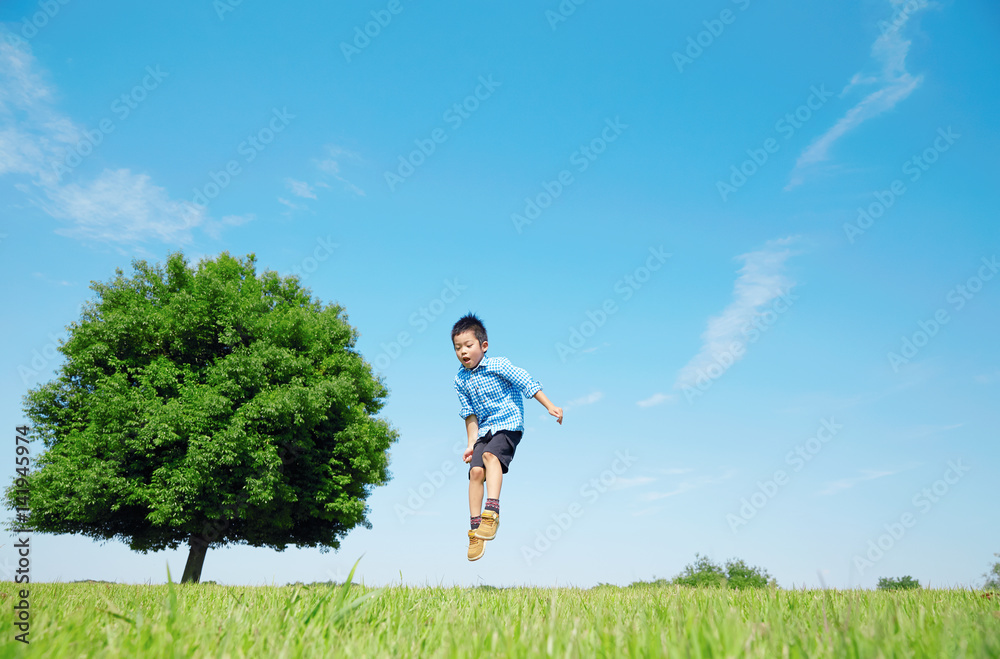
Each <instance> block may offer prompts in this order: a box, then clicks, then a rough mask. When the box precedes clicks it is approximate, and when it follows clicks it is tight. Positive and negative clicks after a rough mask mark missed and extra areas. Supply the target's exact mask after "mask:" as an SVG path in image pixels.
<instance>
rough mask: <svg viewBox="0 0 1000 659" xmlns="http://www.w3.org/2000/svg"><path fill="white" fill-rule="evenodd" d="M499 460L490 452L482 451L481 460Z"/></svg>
mask: <svg viewBox="0 0 1000 659" xmlns="http://www.w3.org/2000/svg"><path fill="white" fill-rule="evenodd" d="M499 461H500V460H499V458H497V456H495V455H493V454H492V453H483V462H485V463H491V462H499Z"/></svg>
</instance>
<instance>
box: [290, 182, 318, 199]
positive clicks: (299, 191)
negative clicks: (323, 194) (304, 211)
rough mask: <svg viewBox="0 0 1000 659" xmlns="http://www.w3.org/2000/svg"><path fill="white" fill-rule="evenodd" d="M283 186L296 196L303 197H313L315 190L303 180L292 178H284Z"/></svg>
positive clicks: (314, 196)
mask: <svg viewBox="0 0 1000 659" xmlns="http://www.w3.org/2000/svg"><path fill="white" fill-rule="evenodd" d="M285 186H286V187H287V188H288V189H289V190H290V191H291V193H292V194H293V195H295V196H296V197H303V198H305V199H315V198H316V191H315V190H313V188H312V186H311V185H309V184H308V183H306V182H305V181H296V180H295V179H293V178H289V179H285Z"/></svg>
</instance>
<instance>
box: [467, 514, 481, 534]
mask: <svg viewBox="0 0 1000 659" xmlns="http://www.w3.org/2000/svg"><path fill="white" fill-rule="evenodd" d="M469 519H470V520H471V521H472V530H473V531H475V530H476V529H478V528H479V525H480V523H482V521H483V516H482V515H476V516H475V517H470V518H469Z"/></svg>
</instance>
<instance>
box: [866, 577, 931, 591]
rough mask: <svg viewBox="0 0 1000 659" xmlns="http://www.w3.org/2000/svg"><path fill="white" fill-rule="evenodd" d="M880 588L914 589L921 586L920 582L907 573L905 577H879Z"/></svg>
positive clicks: (878, 587) (878, 586)
mask: <svg viewBox="0 0 1000 659" xmlns="http://www.w3.org/2000/svg"><path fill="white" fill-rule="evenodd" d="M876 588H877V589H878V590H912V589H914V588H920V582H919V581H917V580H916V579H914V578H913V577H911V576H909V575H907V576H905V577H898V578H897V577H879V580H878V585H877V586H876Z"/></svg>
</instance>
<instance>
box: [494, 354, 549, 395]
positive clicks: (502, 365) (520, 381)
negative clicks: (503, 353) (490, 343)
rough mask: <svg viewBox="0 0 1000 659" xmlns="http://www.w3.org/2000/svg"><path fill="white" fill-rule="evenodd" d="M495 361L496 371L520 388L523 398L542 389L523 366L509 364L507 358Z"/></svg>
mask: <svg viewBox="0 0 1000 659" xmlns="http://www.w3.org/2000/svg"><path fill="white" fill-rule="evenodd" d="M497 362H498V363H497V373H499V374H500V376H501V377H503V379H505V380H507V382H510V383H511V384H512V385H514V386H515V387H517V388H518V389H520V390H521V392H522V393H523V394H524V397H525V398H531V397H532V396H534V395H535V394H537V393H538V392H539V391H541V390H542V385H541V383H539V382H538V381H536V380H535V379H534V378H532V377H531V376H530V375H529V374H528V372H527V371H526V370H524V369H523V368H518V367H517V366H514V365H513V364H511V363H510V360H509V359H506V358H500V359H498V360H497Z"/></svg>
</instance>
